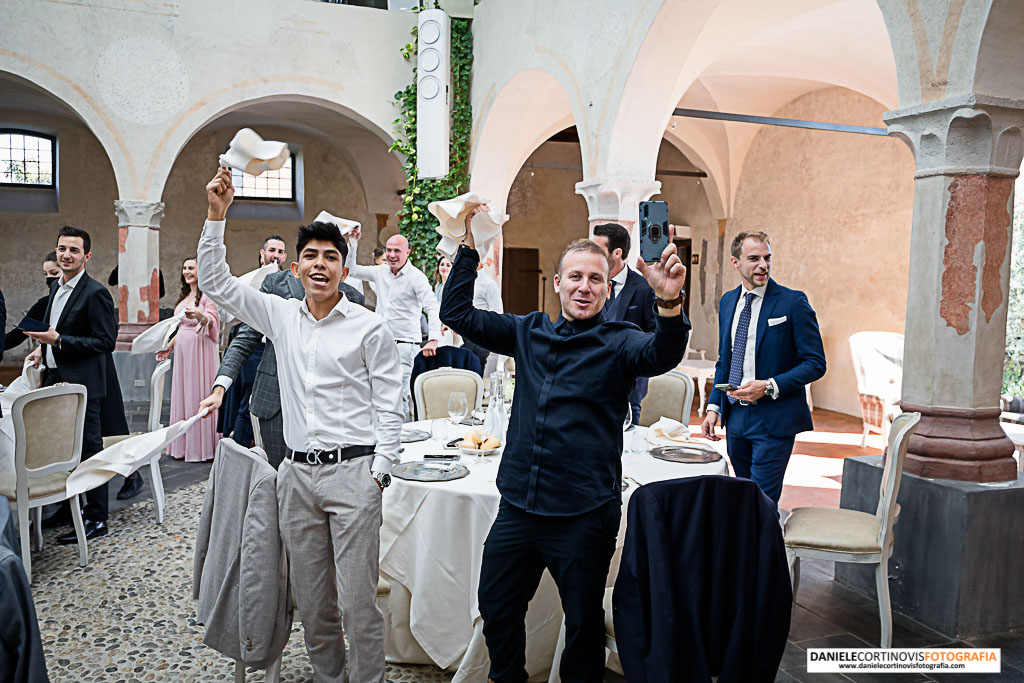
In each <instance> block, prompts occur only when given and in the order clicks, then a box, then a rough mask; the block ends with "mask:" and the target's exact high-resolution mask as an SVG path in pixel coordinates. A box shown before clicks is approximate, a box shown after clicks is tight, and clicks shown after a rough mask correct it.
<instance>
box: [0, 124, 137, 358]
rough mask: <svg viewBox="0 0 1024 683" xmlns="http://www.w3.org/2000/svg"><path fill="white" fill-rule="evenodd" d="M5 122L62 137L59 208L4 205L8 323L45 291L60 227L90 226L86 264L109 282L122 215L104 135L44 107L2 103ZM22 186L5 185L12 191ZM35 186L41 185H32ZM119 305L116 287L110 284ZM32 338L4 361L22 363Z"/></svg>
mask: <svg viewBox="0 0 1024 683" xmlns="http://www.w3.org/2000/svg"><path fill="white" fill-rule="evenodd" d="M0 122H2V123H3V124H4V125H10V126H14V127H18V126H19V124H20V125H24V126H26V127H30V128H32V129H34V130H39V131H41V132H46V133H48V134H50V135H55V136H56V137H57V155H58V156H57V187H58V191H59V194H60V198H59V205H58V211H57V212H47V213H23V212H14V211H0V243H2V244H3V245H4V252H3V257H2V258H0V288H2V289H3V293H4V298H5V299H6V302H7V321H8V329H10V328H13V327H14V325H15V324H17V322H18V321H19V320H21V318H22V317H23V316H24V315H25V311H27V310H28V308H29V307H30V306H31V305H32V304H34V303H35V302H36V300H37V299H38V298H39V297H41V296H43V295H44V294H46V286H45V282H44V281H43V271H42V267H41V266H42V262H43V258H44V257H45V256H46V254H48V253H49V252H50V251H53V249H54V247H55V246H56V244H57V231H58V230H59V229H60V228H61V227H62V226H64V225H75V226H78V227H80V228H83V229H85V230H87V231H88V232H89V236H90V237H91V238H92V258H91V259H90V261H89V264H88V266H87V267H86V269H87V271H88V272H89V274H90V276H92V277H94V278H95V279H97V280H99V281H100V282H102V283H103V284H104V285H106V283H107V276H108V275H110V271H111V270H113V269H114V267H115V266H116V265H117V216H116V215H115V213H114V200H115V199H117V186H116V183H115V181H114V171H113V169H112V168H111V166H110V161H109V160H108V159H107V155H106V154H105V153H104V151H103V147H102V146H101V145H100V142H99V140H97V139H96V136H95V135H93V134H92V133H91V132H90V131H89V129H88V128H86V127H85V126H84V125H83V124H82V123H81V122H80V121H77V120H74V119H69V118H65V117H61V116H55V115H51V114H44V113H41V112H27V111H14V110H5V109H0ZM20 191H21V190H20V188H0V193H5V194H7V195H8V196H10V195H14V194H17V193H18V192H20ZM29 192H36V190H29ZM109 289H110V294H111V296H112V297H113V298H114V302H115V305H116V302H117V292H116V291H115V289H114V288H113V287H110V288H109ZM28 348H29V347H28V344H22V345H21V346H19V347H17V348H15V349H12V350H11V351H9V352H7V353H6V354H4V363H5V364H12V363H14V364H17V363H20V359H21V357H22V356H24V354H26V353H28Z"/></svg>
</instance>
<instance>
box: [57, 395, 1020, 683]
mask: <svg viewBox="0 0 1024 683" xmlns="http://www.w3.org/2000/svg"><path fill="white" fill-rule="evenodd" d="M146 410H147V406H146V405H144V404H130V405H127V406H126V412H127V413H128V417H129V425H130V427H131V428H132V429H133V430H141V429H142V428H143V427H144V424H145V419H146V417H145V415H146ZM164 418H165V422H166V416H164ZM814 419H815V425H816V427H817V429H816V430H815V431H814V432H812V433H809V434H803V435H801V436H800V437H799V438H798V440H797V443H796V447H795V449H794V455H793V459H792V460H791V462H790V466H789V469H788V470H787V474H786V480H785V486H784V488H783V494H782V500H781V505H780V507H781V508H782V509H783V512H784V514H785V513H786V512H787V511H788V510H791V509H793V508H794V507H799V506H802V505H820V506H834V507H838V505H839V494H840V490H841V479H842V466H843V459H844V458H846V457H852V456H860V455H876V454H878V453H880V452H881V446H882V442H881V437H880V436H878V435H871V436H870V437H869V439H868V445H869V447H868V448H866V449H861V448H860V447H859V444H860V421H859V420H857V419H855V418H852V417H849V416H846V415H841V414H838V413H833V412H831V411H826V410H815V411H814ZM694 424H695V425H699V423H697V422H696V418H695V423H694ZM161 467H162V470H163V478H164V485H165V487H166V489H167V490H168V492H171V491H175V490H178V489H182V488H184V487H186V486H189V485H191V484H195V483H197V482H200V481H204V480H205V479H206V478H207V476H208V474H209V468H210V465H209V464H208V463H183V462H178V461H175V460H172V459H170V458H168V457H166V456H165V457H164V459H163V460H162V461H161ZM143 476H144V478H145V479H146V480H147V483H146V487H145V488H144V489H143V491H142V493H141V494H140V495H139V496H138V497H136V498H135V499H133V500H131V501H117V500H116V499H115V498H114V496H115V494H116V492H117V489H118V488H119V487H120V481H121V480H120V478H118V479H116V480H115V481H114V482H113V484H112V486H111V491H110V494H111V499H112V500H111V510H112V511H116V510H121V509H123V508H125V507H127V506H132V505H135V504H138V503H143V506H142V507H143V508H147V509H148V508H149V507H150V505H151V504H150V503H149V499H150V497H151V490H150V488H149V484H148V470H144V471H143ZM126 512H127V511H126ZM149 514H151V512H150V513H149ZM119 517H120V518H121V519H124V520H125V522H128V520H135V519H139V517H140V516H139V515H138V514H137V513H135V511H132V514H130V515H128V516H119ZM137 523H140V524H148V522H146V521H144V520H143V521H140V522H137ZM112 530H113V533H114V534H115V535H118V536H120V535H123V534H125V535H126V534H128V533H131V531H130V529H128V528H116V526H114V527H112ZM51 547H52V546H51ZM801 568H802V571H801V582H800V588H799V594H798V595H797V599H796V604H795V605H794V608H793V618H792V625H791V628H790V633H789V641H788V643H787V648H786V653H785V656H784V658H783V660H782V666H781V671H780V672H779V675H778V678H777V679H776V680H778V681H815V682H817V681H847V680H855V681H871V680H875V679H879V680H907V681H929V680H934V681H945V680H953V679H954V678H956V679H959V678H963V677H964V675H962V674H961V675H953V674H946V675H942V674H932V675H929V676H925V675H923V674H885V675H884V676H882V675H876V674H860V675H851V676H845V675H840V674H809V673H807V670H806V650H807V648H810V647H875V646H877V643H878V638H879V620H878V608H877V603H876V602H875V598H874V596H873V595H861V594H858V593H855V592H853V591H851V590H849V589H847V588H845V587H843V586H840V585H838V584H836V583H835V582H834V581H833V578H832V577H833V565H832V563H829V562H822V561H807V560H804V561H803V562H802V563H801ZM68 569H69V570H70V567H69V568H68ZM46 616H47V615H45V614H42V613H41V614H40V618H41V619H43V618H45V617H46ZM938 645H946V646H949V647H969V646H973V647H1000V648H1002V653H1003V662H1004V667H1003V673H1002V674H1000V675H998V676H988V675H985V674H973V675H969V677H968V678H967V679H966V680H969V681H971V683H975V682H979V683H980V682H983V681H1021V682H1022V683H1024V634H1021V633H1010V634H1005V635H1001V636H993V637H987V638H972V639H968V640H967V641H966V642H959V641H954V640H953V639H951V638H949V637H947V636H944V635H942V634H940V633H937V632H935V631H932V630H931V629H929V628H927V627H925V626H923V625H921V624H918V623H917V622H914V621H912V620H910V619H907V618H905V617H902V616H900V615H894V635H893V646H894V647H923V646H938ZM52 647H53V648H54V650H53V651H55V650H57V649H59V645H58V644H54V645H53V646H52ZM296 647H297V648H298V650H297V651H296V652H295V656H296V657H298V658H299V660H302V658H303V653H301V644H297V645H296ZM390 673H392V672H389V674H390ZM396 673H397V672H396ZM402 673H403V674H404V675H403V676H402V679H403V680H419V678H418V677H417V675H416V674H412V675H413V678H411V679H409V678H405V675H409V673H411V672H406V671H403V672H402ZM439 673H440V672H437V671H436V670H433V671H430V672H428V671H427V670H426V669H423V671H422V677H423V679H424V680H438V678H437V676H438V674H439ZM442 679H443V677H442ZM606 680H608V681H620V680H622V679H621V677H618V676H616V675H615V674H613V673H611V672H608V674H607V677H606Z"/></svg>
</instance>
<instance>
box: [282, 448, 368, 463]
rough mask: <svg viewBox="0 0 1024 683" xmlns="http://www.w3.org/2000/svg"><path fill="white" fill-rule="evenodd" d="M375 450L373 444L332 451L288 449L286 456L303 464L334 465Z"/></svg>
mask: <svg viewBox="0 0 1024 683" xmlns="http://www.w3.org/2000/svg"><path fill="white" fill-rule="evenodd" d="M373 450H374V447H373V446H347V447H345V448H335V449H333V450H330V451H309V452H308V453H303V452H301V451H288V453H287V454H286V455H285V456H284V457H286V458H288V459H289V460H291V461H292V462H297V463H301V464H303V465H334V464H335V463H339V462H341V461H342V460H351V459H352V458H358V457H360V456H363V455H373Z"/></svg>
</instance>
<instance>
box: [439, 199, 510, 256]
mask: <svg viewBox="0 0 1024 683" xmlns="http://www.w3.org/2000/svg"><path fill="white" fill-rule="evenodd" d="M488 203H489V200H487V199H486V198H484V197H482V196H480V195H478V194H476V193H475V192H467V193H466V194H461V195H459V196H458V197H454V198H452V199H445V200H443V201H437V202H430V204H428V205H427V209H428V210H429V211H430V213H432V214H433V215H434V217H435V218H437V220H438V221H439V222H440V225H438V226H437V227H436V228H434V229H435V230H436V231H437V234H438V235H440V236H441V241H440V242H439V243H438V245H437V251H439V252H440V253H442V254H444V255H445V256H447V257H448V258H452V257H454V255H455V252H456V250H457V249H458V248H459V244H461V243H462V242H464V241H465V239H466V216H467V215H469V212H470V211H472V210H473V209H475V208H476V207H478V206H480V205H481V204H488ZM507 220H508V215H507V214H503V213H499V212H497V211H491V212H490V213H478V214H477V215H475V216H473V220H472V221H471V222H470V227H471V228H472V230H473V241H474V243H475V244H476V250H477V251H478V252H480V255H481V256H484V255H485V254H486V253H487V252H488V251H490V248H491V245H492V244H494V241H495V240H496V239H498V236H500V235H501V226H502V225H504V224H505V221H507Z"/></svg>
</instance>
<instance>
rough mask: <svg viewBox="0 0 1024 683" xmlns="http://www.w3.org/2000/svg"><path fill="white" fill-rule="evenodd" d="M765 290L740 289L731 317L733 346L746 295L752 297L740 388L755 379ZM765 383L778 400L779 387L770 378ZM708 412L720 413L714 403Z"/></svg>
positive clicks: (756, 288) (762, 288)
mask: <svg viewBox="0 0 1024 683" xmlns="http://www.w3.org/2000/svg"><path fill="white" fill-rule="evenodd" d="M766 289H768V285H761V286H760V287H755V288H754V289H747V288H746V287H744V288H742V289H741V290H740V298H739V300H737V302H736V310H735V311H734V312H733V315H732V331H731V332H730V334H729V340H730V341H729V343H730V344H733V345H735V342H736V328H737V327H739V324H740V315H742V314H743V307H744V306H745V305H746V303H747V294H753V295H754V299H753V300H752V301H751V302H750V325H748V326H747V346H746V348H745V349H744V352H743V379H742V380H740V386H743V385H744V384H746V383H747V382H752V381H754V380H755V379H757V375H756V364H757V359H756V358H755V351H756V349H757V319H758V318H759V317H760V315H761V304H762V303H764V292H765V290H766ZM733 353H736V349H735V348H733ZM765 381H766V382H767V383H768V384H771V385H772V387H774V389H775V398H778V395H779V387H778V385H777V384H775V379H774V378H772V379H767V380H765ZM708 410H713V411H715V412H716V413H719V414H721V413H722V411H721V409H720V408H719V407H718V406H717V405H715V404H714V403H709V404H708Z"/></svg>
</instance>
